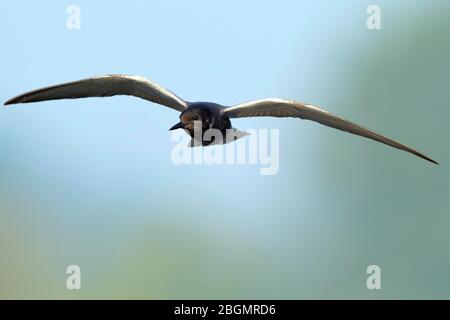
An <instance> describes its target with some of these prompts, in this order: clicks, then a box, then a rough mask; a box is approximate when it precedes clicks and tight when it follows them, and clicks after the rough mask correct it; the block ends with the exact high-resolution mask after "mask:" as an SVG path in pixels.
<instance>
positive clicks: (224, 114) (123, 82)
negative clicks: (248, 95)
mask: <svg viewBox="0 0 450 320" xmlns="http://www.w3.org/2000/svg"><path fill="white" fill-rule="evenodd" d="M116 95H129V96H135V97H138V98H142V99H145V100H148V101H150V102H153V103H157V104H160V105H163V106H166V107H169V108H171V109H174V110H176V111H178V112H180V115H179V120H180V121H179V122H178V123H177V124H175V125H174V126H172V127H171V128H170V129H169V130H176V129H184V130H185V131H186V132H187V133H188V134H189V135H190V136H191V138H192V139H191V141H193V140H194V139H195V140H197V142H199V143H200V145H202V146H208V145H209V144H211V140H209V141H205V140H203V139H202V138H200V139H201V140H202V141H198V138H196V135H195V129H196V128H199V129H200V128H201V133H202V135H201V136H200V137H203V134H204V133H205V132H206V131H207V130H209V129H216V130H219V131H220V132H221V133H222V134H225V132H226V131H227V130H230V129H234V128H233V127H232V124H231V120H230V119H234V118H247V117H277V118H286V117H290V118H299V119H303V120H310V121H314V122H317V123H320V124H322V125H325V126H328V127H331V128H334V129H338V130H341V131H346V132H349V133H351V134H354V135H358V136H362V137H365V138H368V139H372V140H374V141H378V142H381V143H384V144H386V145H388V146H391V147H394V148H397V149H400V150H403V151H406V152H409V153H411V154H413V155H415V156H417V157H420V158H422V159H425V160H427V161H429V162H431V163H434V164H438V162H437V161H435V160H433V159H431V158H430V157H428V156H426V155H424V154H422V153H420V152H418V151H416V150H414V149H412V148H410V147H408V146H406V145H404V144H401V143H399V142H397V141H395V140H392V139H390V138H387V137H385V136H383V135H381V134H378V133H375V132H373V131H371V130H368V129H365V128H364V127H362V126H360V125H358V124H356V123H353V122H350V121H348V120H345V119H343V118H340V117H338V116H335V115H333V114H331V113H329V112H327V111H325V110H322V109H320V108H318V107H316V106H313V105H310V104H308V103H302V102H298V101H295V100H285V99H280V98H266V99H260V100H253V101H248V102H244V103H240V104H237V105H233V106H223V105H220V104H217V103H212V102H188V101H185V100H183V99H181V98H180V97H178V96H177V95H176V94H174V93H173V92H172V91H170V90H168V89H166V88H164V87H162V86H160V85H158V84H157V83H155V82H153V81H151V80H149V79H146V78H143V77H139V76H131V75H121V74H109V75H102V76H96V77H91V78H87V79H82V80H78V81H73V82H67V83H62V84H58V85H53V86H49V87H45V88H41V89H37V90H33V91H30V92H27V93H24V94H21V95H18V96H16V97H14V98H11V99H9V100H7V101H6V102H5V103H4V105H12V104H17V103H30V102H38V101H46V100H59V99H76V98H87V97H110V96H116ZM196 124H200V125H201V127H198V126H197V127H196ZM235 130H237V129H235ZM226 142H227V141H225V142H224V143H226Z"/></svg>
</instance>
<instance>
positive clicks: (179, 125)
mask: <svg viewBox="0 0 450 320" xmlns="http://www.w3.org/2000/svg"><path fill="white" fill-rule="evenodd" d="M183 128H184V125H183V124H182V123H181V122H178V123H177V124H176V125H174V126H173V127H172V128H170V129H169V130H176V129H183Z"/></svg>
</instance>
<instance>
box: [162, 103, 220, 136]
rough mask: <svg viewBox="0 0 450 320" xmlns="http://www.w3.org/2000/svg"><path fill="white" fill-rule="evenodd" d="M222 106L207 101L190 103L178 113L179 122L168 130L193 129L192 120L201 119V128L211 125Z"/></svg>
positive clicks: (208, 127)
mask: <svg viewBox="0 0 450 320" xmlns="http://www.w3.org/2000/svg"><path fill="white" fill-rule="evenodd" d="M221 110H222V107H221V106H220V105H217V104H214V103H209V102H196V103H191V104H190V106H189V107H188V108H187V109H186V110H184V111H183V112H182V113H181V114H180V122H178V123H177V124H176V125H174V126H173V127H172V128H170V129H169V130H175V129H186V130H188V131H193V130H194V122H196V121H201V124H202V129H203V130H207V129H210V128H211V127H213V124H214V122H215V120H216V119H217V118H218V117H219V116H220V114H221Z"/></svg>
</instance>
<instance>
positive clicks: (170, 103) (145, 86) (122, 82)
mask: <svg viewBox="0 0 450 320" xmlns="http://www.w3.org/2000/svg"><path fill="white" fill-rule="evenodd" d="M115 95H129V96H135V97H139V98H142V99H145V100H148V101H151V102H155V103H159V104H162V105H165V106H167V107H169V108H172V109H175V110H178V111H183V110H184V109H186V105H187V103H186V102H185V101H184V100H183V99H181V98H179V97H178V96H176V95H175V94H174V93H172V92H171V91H169V90H167V89H165V88H163V87H161V86H160V85H158V84H156V83H154V82H152V81H150V80H147V79H145V78H142V77H137V76H127V75H105V76H99V77H93V78H89V79H84V80H79V81H74V82H68V83H63V84H59V85H55V86H51V87H46V88H42V89H37V90H33V91H30V92H27V93H24V94H21V95H19V96H17V97H15V98H12V99H10V100H8V101H6V102H5V105H9V104H15V103H29V102H37V101H45V100H57V99H76V98H87V97H111V96H115Z"/></svg>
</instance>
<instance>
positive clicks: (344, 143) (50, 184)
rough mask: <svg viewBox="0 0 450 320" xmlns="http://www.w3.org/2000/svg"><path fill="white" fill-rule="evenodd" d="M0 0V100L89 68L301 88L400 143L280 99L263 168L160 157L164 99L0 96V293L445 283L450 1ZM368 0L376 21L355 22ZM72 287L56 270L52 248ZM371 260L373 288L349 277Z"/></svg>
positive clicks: (225, 88) (309, 289) (359, 276)
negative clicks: (274, 138)
mask: <svg viewBox="0 0 450 320" xmlns="http://www.w3.org/2000/svg"><path fill="white" fill-rule="evenodd" d="M69 4H72V3H71V2H70V3H69V2H65V1H61V2H59V3H58V4H56V3H55V2H52V1H42V2H40V3H39V4H38V3H33V4H31V3H28V2H25V1H15V2H9V3H6V2H2V4H0V9H1V11H2V12H4V13H5V14H4V17H3V18H2V19H1V22H0V23H1V28H0V35H1V39H2V43H3V44H4V45H3V46H2V50H1V51H2V59H1V64H2V75H3V76H2V80H1V91H0V98H1V100H2V101H5V100H6V99H8V98H10V97H12V96H14V95H16V94H19V93H21V92H24V91H27V90H30V89H34V88H38V87H41V86H45V85H50V84H55V83H58V82H64V81H70V80H76V79H79V78H84V77H87V76H91V75H96V74H103V73H130V74H139V75H142V76H146V77H149V78H151V79H153V80H155V81H156V82H158V83H160V84H162V85H164V86H167V87H168V88H170V89H171V90H173V91H174V92H176V93H177V94H179V95H180V96H181V97H183V98H185V99H187V100H191V101H195V100H211V101H217V102H219V103H223V104H225V105H227V104H228V105H231V104H234V103H238V102H240V101H245V100H251V99H254V98H263V97H268V96H279V97H283V98H291V99H296V100H299V101H306V102H309V103H312V104H315V105H318V106H323V107H324V108H325V109H326V110H328V111H331V112H333V113H335V114H338V115H341V116H343V117H345V118H347V119H350V120H352V121H354V122H357V123H360V124H362V125H364V126H366V127H368V128H371V129H373V130H375V131H377V132H380V133H383V134H386V135H387V136H389V137H392V138H394V139H398V140H399V141H401V142H402V143H405V144H407V145H410V146H412V147H415V148H417V149H418V150H420V151H422V152H423V153H425V154H427V155H430V156H431V157H433V158H435V159H436V160H437V161H439V162H440V163H441V165H440V166H434V165H432V164H430V163H427V162H425V161H423V160H421V159H418V158H415V157H413V156H411V155H409V154H406V153H404V152H400V151H398V150H395V149H391V148H388V147H386V146H384V145H382V144H378V143H375V142H372V141H370V140H366V139H362V138H359V137H354V136H350V135H348V134H346V133H342V132H338V131H336V130H333V129H329V128H325V127H321V126H319V125H316V124H313V123H310V122H305V121H300V120H295V119H242V120H235V121H234V122H233V124H234V125H235V126H236V127H238V128H241V129H246V128H278V129H280V171H279V174H278V175H275V176H260V175H259V169H258V168H257V167H255V166H251V165H242V166H207V165H203V166H187V165H185V166H175V165H174V164H173V163H172V162H171V159H170V151H171V148H172V147H173V143H172V142H171V141H170V135H169V133H168V131H167V129H168V128H169V127H170V126H171V125H173V124H174V123H175V122H176V120H177V114H176V113H175V112H173V111H172V110H167V109H165V108H163V107H159V106H157V105H153V104H149V103H147V102H145V101H142V100H138V99H133V98H128V97H116V98H111V99H89V100H75V101H56V102H55V101H53V102H45V103H40V104H30V105H20V106H14V107H12V108H4V109H1V110H0V152H1V157H0V298H3V299H14V298H19V299H24V298H31V299H38V298H43V299H51V298H63V299H80V298H88V299H91V298H102V299H105V298H114V299H115V298H126V299H129V298H137V299H187V298H189V299H190V298H201V299H213V298H214V299H219V298H221V299H228V298H233V299H240V298H252V299H259V298H264V299H308V298H310V299H311V298H312V299H322V298H327V299H340V298H341V299H350V298H356V299H380V298H388V299H392V298H401V299H412V298H425V299H442V298H446V299H448V298H450V246H449V244H450V232H449V227H450V210H449V207H450V196H449V190H450V169H449V168H450V166H449V164H450V148H449V143H448V139H449V137H450V126H449V124H448V122H449V120H450V108H449V106H448V101H450V89H449V85H450V61H449V57H450V2H449V1H437V0H435V1H419V0H416V1H406V0H403V1H395V3H394V2H393V1H376V2H372V1H363V0H361V1H345V3H344V2H337V1H287V2H284V1H281V2H275V1H273V2H264V1H257V2H256V1H255V2H251V1H249V2H246V3H245V4H244V3H241V2H238V1H235V2H229V1H227V2H223V3H221V4H218V3H216V4H212V3H209V2H206V1H193V2H190V3H189V4H188V3H182V2H173V1H167V2H166V1H164V2H163V1H151V2H150V1H149V2H147V1H128V2H127V3H126V4H125V3H123V4H119V3H115V4H113V3H109V2H107V1H96V2H95V3H91V2H88V1H77V3H75V4H77V5H79V6H80V8H81V10H82V11H81V13H82V16H81V17H82V20H81V21H82V28H81V30H79V31H70V30H67V28H66V26H65V23H66V19H67V14H66V11H65V10H66V8H67V6H68V5H69ZM370 4H376V5H379V6H380V8H381V19H382V20H381V22H382V29H381V30H377V31H370V30H368V29H367V28H366V19H367V17H368V15H367V13H366V8H367V7H368V6H369V5H370ZM71 264H77V265H79V266H80V267H81V270H82V289H81V290H78V291H77V290H73V291H69V290H67V289H66V287H65V281H66V277H67V275H66V274H65V269H66V267H67V266H68V265H71ZM371 264H376V265H379V266H380V267H381V272H382V289H381V290H368V289H367V288H366V278H367V276H368V275H367V274H366V268H367V266H368V265H371Z"/></svg>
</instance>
